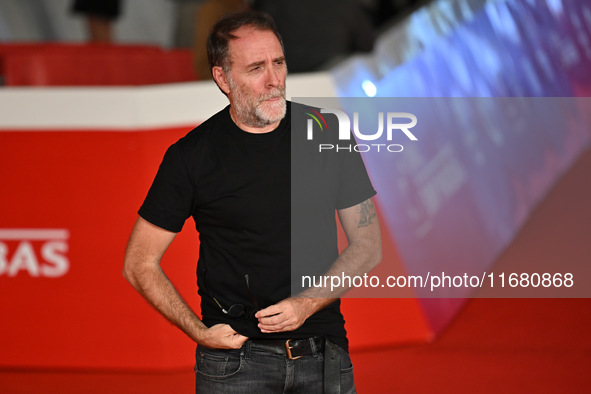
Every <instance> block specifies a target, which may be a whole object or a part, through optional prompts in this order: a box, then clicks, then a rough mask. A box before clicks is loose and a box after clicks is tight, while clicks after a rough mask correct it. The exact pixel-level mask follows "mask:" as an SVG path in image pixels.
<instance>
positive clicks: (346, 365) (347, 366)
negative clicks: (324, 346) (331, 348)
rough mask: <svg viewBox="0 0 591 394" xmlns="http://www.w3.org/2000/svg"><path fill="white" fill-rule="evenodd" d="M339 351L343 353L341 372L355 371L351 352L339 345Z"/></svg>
mask: <svg viewBox="0 0 591 394" xmlns="http://www.w3.org/2000/svg"><path fill="white" fill-rule="evenodd" d="M339 353H340V354H341V373H349V372H352V371H353V363H352V362H351V357H350V356H349V352H347V351H346V350H345V349H343V348H341V347H339Z"/></svg>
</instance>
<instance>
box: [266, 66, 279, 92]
mask: <svg viewBox="0 0 591 394" xmlns="http://www.w3.org/2000/svg"><path fill="white" fill-rule="evenodd" d="M279 73H280V72H279V70H276V69H275V67H269V68H268V71H267V86H269V87H275V86H279V85H280V83H281V78H280V75H279Z"/></svg>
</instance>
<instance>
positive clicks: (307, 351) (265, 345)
mask: <svg viewBox="0 0 591 394" xmlns="http://www.w3.org/2000/svg"><path fill="white" fill-rule="evenodd" d="M249 342H250V344H251V349H253V350H261V351H264V352H267V353H272V354H279V355H282V356H286V357H287V358H288V359H290V360H297V359H298V358H300V357H303V356H311V355H313V354H315V353H324V343H325V339H324V338H323V337H312V338H305V339H287V340H285V339H251V340H249Z"/></svg>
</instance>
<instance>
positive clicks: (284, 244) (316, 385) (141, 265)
mask: <svg viewBox="0 0 591 394" xmlns="http://www.w3.org/2000/svg"><path fill="white" fill-rule="evenodd" d="M208 57H209V62H210V66H211V73H212V76H213V78H214V80H215V82H216V83H217V85H218V87H219V88H220V90H221V91H222V92H223V93H224V94H225V95H226V96H227V97H228V99H229V101H230V105H229V106H228V107H226V108H225V109H224V110H222V111H220V112H219V113H217V114H216V115H214V116H212V117H211V118H209V119H208V120H207V121H205V122H204V123H202V124H201V125H200V126H199V127H197V128H195V129H194V130H192V131H191V132H190V133H188V134H187V135H186V136H185V137H183V138H182V139H180V140H179V141H178V142H176V143H175V144H173V145H172V146H171V147H170V148H169V149H168V151H167V152H166V155H165V157H164V159H163V161H162V164H161V165H160V168H159V170H158V173H157V175H156V178H155V180H154V182H153V184H152V187H151V188H150V190H149V192H148V195H147V197H146V200H145V201H144V203H143V205H142V206H141V208H140V210H139V218H138V219H137V222H136V224H135V226H134V229H133V231H132V234H131V237H130V240H129V244H128V248H127V253H126V258H125V267H124V271H123V272H124V276H125V277H126V278H127V280H128V281H129V282H130V283H131V284H132V285H133V286H134V287H135V288H136V289H137V291H138V292H139V293H140V294H141V295H142V296H144V297H145V298H146V299H147V300H148V302H150V303H151V304H152V305H153V306H154V307H155V308H156V309H157V310H158V311H159V312H160V313H161V314H162V315H164V316H165V317H166V318H167V319H169V320H170V321H171V322H172V323H174V324H175V325H176V326H177V327H178V328H180V329H181V330H182V331H184V332H185V333H186V334H187V335H188V336H189V337H190V338H191V339H193V340H194V341H195V342H196V343H198V346H197V351H196V365H195V373H196V390H197V392H204V393H252V392H253V391H258V392H261V393H281V392H290V393H291V392H301V393H322V392H326V393H330V392H341V393H352V392H355V386H354V381H353V372H352V364H351V360H350V358H349V354H348V341H347V337H346V331H345V328H344V319H343V316H342V314H341V312H340V301H339V300H338V299H337V298H334V297H305V296H301V295H300V296H297V297H296V296H293V295H292V294H291V264H292V257H293V256H292V248H295V247H296V246H294V240H293V234H292V232H293V228H292V225H293V224H294V223H295V222H298V223H300V225H299V227H303V228H304V231H303V232H304V233H306V234H314V231H316V230H318V229H325V228H326V229H327V230H326V231H325V230H322V231H321V234H320V235H319V237H320V239H321V242H316V241H317V239H316V236H314V237H313V238H314V239H312V240H310V241H302V242H303V245H302V242H299V241H298V246H297V248H298V249H305V250H306V251H307V252H311V251H313V253H314V255H316V254H322V255H323V256H324V255H325V256H324V257H323V258H322V260H323V261H324V262H328V263H329V266H330V265H332V263H334V264H335V265H339V264H341V265H342V264H345V265H346V264H349V265H351V264H352V262H354V263H355V264H357V265H360V266H364V267H370V268H371V267H373V266H375V264H377V262H378V261H379V259H380V258H381V251H380V247H379V244H380V233H379V225H378V223H377V219H376V215H375V209H374V207H373V203H372V200H371V198H372V196H373V195H374V194H375V191H374V190H373V188H372V186H371V183H370V182H369V178H368V176H367V173H366V172H365V168H364V166H363V162H362V161H361V158H360V157H359V155H358V154H352V155H347V158H344V156H342V155H339V157H338V158H337V156H336V155H333V156H331V157H328V156H319V155H315V156H314V158H310V159H309V160H308V159H306V160H298V162H300V163H302V164H301V165H304V167H301V171H300V170H298V173H297V174H295V175H294V173H293V172H292V171H293V168H292V164H293V160H292V159H293V158H292V148H293V143H292V142H293V141H292V137H293V135H294V134H293V133H292V130H291V129H292V125H291V112H292V108H291V105H290V103H287V102H286V99H285V79H286V75H287V66H286V61H285V57H284V51H283V46H282V42H281V37H280V36H279V34H278V32H277V29H276V27H275V24H274V22H273V20H272V19H271V18H270V17H269V16H268V15H267V14H264V13H260V12H251V11H249V12H243V13H238V14H233V15H229V16H226V17H224V18H222V19H221V20H220V21H218V23H217V24H216V25H215V26H214V27H213V29H212V31H211V33H210V36H209V38H208ZM296 168H298V169H299V168H300V167H297V166H296ZM326 169H330V171H331V173H326V171H327V170H326ZM302 171H303V172H305V174H304V173H303V172H302ZM333 172H334V173H336V172H338V173H339V174H340V175H339V176H333ZM302 175H303V176H302ZM299 177H301V178H306V179H307V178H309V177H319V178H318V179H320V182H319V183H322V184H323V185H326V187H325V186H321V187H320V189H319V190H316V191H315V193H305V195H303V196H301V198H300V197H298V198H297V200H298V201H301V202H302V203H303V204H304V205H303V206H306V207H307V206H311V207H315V206H321V207H322V210H321V211H318V212H319V213H318V214H316V213H315V211H314V208H312V210H310V212H309V213H306V214H302V215H297V216H298V218H296V219H294V215H293V211H292V209H291V208H292V206H291V203H292V200H293V199H294V196H293V195H292V188H293V187H294V184H293V181H294V178H299ZM317 183H318V182H317ZM298 204H300V202H298ZM335 210H336V211H337V212H338V215H339V218H340V221H341V223H342V226H343V228H344V230H345V233H346V234H347V238H348V241H349V246H348V247H347V248H346V249H345V251H344V252H343V253H342V254H341V255H340V256H339V255H338V250H337V248H336V222H335V219H334V217H335ZM190 216H192V217H193V218H194V220H195V223H196V228H197V230H198V232H199V237H200V252H199V261H198V265H197V283H198V287H199V294H200V296H201V312H202V316H203V319H202V320H200V319H199V318H198V317H197V315H196V314H195V313H194V312H193V311H192V310H191V309H190V308H189V307H188V306H187V304H186V303H185V302H184V301H183V300H182V298H181V297H180V296H179V294H178V293H177V291H176V290H175V288H174V286H173V284H172V283H171V282H170V281H169V280H168V279H167V277H166V276H165V275H164V273H163V272H162V270H161V268H160V260H161V257H162V256H163V254H164V253H165V251H166V249H167V248H168V246H169V245H170V243H171V242H172V241H173V239H174V237H175V235H176V233H177V232H179V231H180V230H181V229H182V227H183V224H184V222H185V220H186V219H187V218H189V217H190ZM331 216H332V217H331ZM302 218H304V220H302ZM306 226H310V232H308V231H305V229H306ZM308 237H309V236H308ZM324 237H327V241H326V242H325V241H324ZM304 239H307V238H305V237H304ZM310 243H318V244H320V249H318V250H317V249H315V248H312V247H311V248H306V245H307V244H310ZM329 266H327V268H329Z"/></svg>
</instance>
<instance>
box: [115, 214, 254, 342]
mask: <svg viewBox="0 0 591 394" xmlns="http://www.w3.org/2000/svg"><path fill="white" fill-rule="evenodd" d="M175 236H176V233H173V232H170V231H167V230H164V229H162V228H160V227H157V226H155V225H153V224H151V223H149V222H148V221H146V220H144V219H143V218H142V217H139V218H138V220H137V221H136V223H135V226H134V228H133V231H132V232H131V236H130V238H129V243H128V244H127V251H126V253H125V265H124V267H123V276H124V277H125V279H127V280H128V281H129V283H130V284H131V285H132V286H133V287H134V288H135V289H136V290H137V291H138V292H139V293H140V294H141V295H142V296H143V297H144V298H145V299H146V300H147V301H148V302H149V303H150V304H151V305H152V306H153V307H154V308H156V310H158V311H159V312H160V313H161V314H162V315H163V316H164V317H166V318H167V319H168V320H169V321H171V322H172V323H173V324H174V325H176V326H177V327H178V328H179V329H181V330H182V331H183V332H184V333H185V334H187V335H188V336H189V337H190V338H191V339H192V340H194V341H195V342H198V343H200V344H201V345H203V346H207V347H210V348H220V349H238V348H240V347H241V346H242V344H243V343H244V342H245V341H246V340H247V339H248V338H247V337H245V336H242V335H240V334H238V333H236V331H234V330H233V329H232V328H231V327H230V326H229V325H227V324H216V325H214V326H212V327H210V328H207V326H205V324H203V322H201V320H199V318H198V317H197V315H196V314H195V312H193V311H192V310H191V308H189V306H188V305H187V303H186V302H185V301H184V300H183V299H182V298H181V296H180V295H179V293H178V292H177V290H176V289H175V287H174V286H173V284H172V283H171V282H170V280H169V279H168V278H167V277H166V275H165V274H164V272H163V271H162V268H161V267H160V261H161V259H162V256H163V255H164V252H165V251H166V250H167V249H168V247H169V245H170V244H171V242H172V241H173V239H174V237H175Z"/></svg>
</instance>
